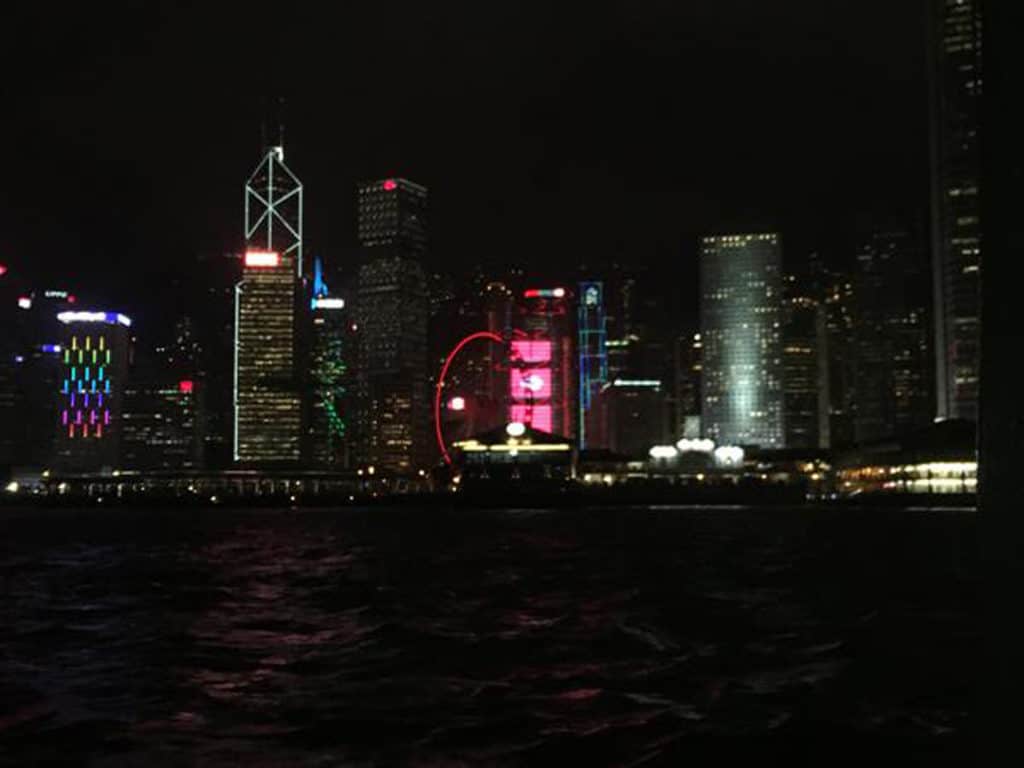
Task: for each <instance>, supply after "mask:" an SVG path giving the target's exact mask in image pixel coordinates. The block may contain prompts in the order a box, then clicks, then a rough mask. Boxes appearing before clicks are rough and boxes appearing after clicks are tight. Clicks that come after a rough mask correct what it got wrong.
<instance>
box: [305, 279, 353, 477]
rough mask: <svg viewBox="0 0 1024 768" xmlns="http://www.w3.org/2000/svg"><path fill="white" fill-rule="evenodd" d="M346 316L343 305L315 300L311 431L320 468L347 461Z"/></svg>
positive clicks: (311, 370)
mask: <svg viewBox="0 0 1024 768" xmlns="http://www.w3.org/2000/svg"><path fill="white" fill-rule="evenodd" d="M347 315H348V313H347V312H346V311H345V308H344V305H343V303H341V304H335V305H332V304H331V303H329V302H323V301H318V300H316V299H314V303H313V338H312V344H311V349H310V374H311V375H312V395H313V399H312V402H311V403H310V411H311V413H310V424H309V430H310V438H311V439H310V452H311V458H312V460H313V462H314V463H315V464H318V465H320V466H335V465H340V466H344V465H345V464H346V463H347V458H348V456H347V453H348V451H347V448H348V423H347V422H348V418H349V417H348V413H347V408H346V405H347V403H346V398H345V395H346V392H347V389H348V383H347V382H348V363H347V360H346V357H345V356H346V354H347V352H348V344H347V343H346V341H347V339H346V337H347V335H348V333H347V329H348V327H349V322H348V320H347V319H346V318H347Z"/></svg>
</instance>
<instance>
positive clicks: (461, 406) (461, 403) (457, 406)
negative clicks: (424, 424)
mask: <svg viewBox="0 0 1024 768" xmlns="http://www.w3.org/2000/svg"><path fill="white" fill-rule="evenodd" d="M448 410H451V411H464V410H466V399H465V398H464V397H453V398H452V399H451V400H449V401H448Z"/></svg>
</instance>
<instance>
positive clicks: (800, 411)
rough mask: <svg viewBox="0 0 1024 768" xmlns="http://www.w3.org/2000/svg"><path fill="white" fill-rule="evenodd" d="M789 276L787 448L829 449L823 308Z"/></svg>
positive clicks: (785, 393) (785, 330) (785, 379)
mask: <svg viewBox="0 0 1024 768" xmlns="http://www.w3.org/2000/svg"><path fill="white" fill-rule="evenodd" d="M798 286H799V284H798V282H797V280H796V278H794V277H793V276H787V278H786V289H787V295H786V296H785V300H784V304H783V310H782V318H783V319H782V343H783V349H782V367H783V375H782V380H783V410H784V413H785V423H786V447H787V448H800V449H811V450H813V449H817V448H827V447H828V378H827V372H828V363H827V358H826V354H827V347H826V342H825V313H824V308H823V307H822V306H821V305H820V304H819V303H818V302H817V301H815V300H814V299H813V298H811V297H810V296H808V295H806V292H805V291H803V290H801V288H802V287H803V286H799V287H798Z"/></svg>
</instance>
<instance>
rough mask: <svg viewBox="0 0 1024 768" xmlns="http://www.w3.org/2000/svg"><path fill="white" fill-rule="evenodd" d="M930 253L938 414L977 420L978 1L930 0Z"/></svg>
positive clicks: (980, 33) (979, 248)
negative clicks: (931, 256) (932, 276)
mask: <svg viewBox="0 0 1024 768" xmlns="http://www.w3.org/2000/svg"><path fill="white" fill-rule="evenodd" d="M931 11H932V12H931V67H930V69H931V78H932V88H931V96H932V98H931V104H932V248H933V250H934V255H933V270H934V279H933V283H934V297H935V298H934V301H935V308H936V313H935V337H936V355H935V359H936V372H937V377H936V378H937V387H938V388H937V394H938V402H937V406H938V407H937V411H938V415H939V417H940V418H959V419H968V420H971V421H976V420H977V409H978V368H979V363H980V358H979V334H980V317H981V294H980V285H981V283H980V278H981V200H980V192H979V177H980V172H981V168H980V155H979V148H978V122H979V112H980V101H981V98H982V23H981V4H980V2H979V0H932V8H931Z"/></svg>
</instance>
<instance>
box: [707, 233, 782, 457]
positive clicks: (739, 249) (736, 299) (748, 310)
mask: <svg viewBox="0 0 1024 768" xmlns="http://www.w3.org/2000/svg"><path fill="white" fill-rule="evenodd" d="M781 267H782V249H781V245H780V243H779V236H778V235H777V234H771V233H768V234H751V235H723V236H715V237H705V238H704V239H703V240H702V242H701V255H700V295H701V303H700V316H701V341H702V343H703V345H704V346H703V352H704V360H703V368H702V371H701V373H702V381H701V385H702V395H701V396H702V407H701V428H702V430H703V432H704V435H705V437H709V438H711V439H713V440H714V441H715V442H717V443H719V444H735V445H758V446H761V447H763V448H782V447H784V445H785V429H784V416H783V398H782V329H781V324H782V317H781V309H782V274H781Z"/></svg>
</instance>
